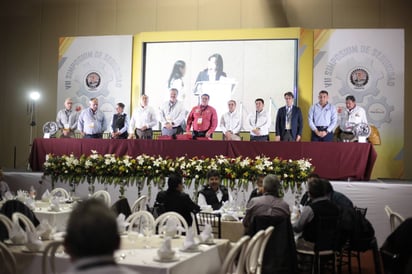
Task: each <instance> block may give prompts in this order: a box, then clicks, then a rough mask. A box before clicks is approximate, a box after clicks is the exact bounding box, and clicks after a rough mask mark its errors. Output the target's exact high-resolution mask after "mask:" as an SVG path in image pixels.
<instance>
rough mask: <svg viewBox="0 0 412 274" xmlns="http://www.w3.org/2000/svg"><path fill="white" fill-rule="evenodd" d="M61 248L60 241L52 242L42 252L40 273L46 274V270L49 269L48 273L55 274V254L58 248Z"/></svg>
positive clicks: (61, 243)
mask: <svg viewBox="0 0 412 274" xmlns="http://www.w3.org/2000/svg"><path fill="white" fill-rule="evenodd" d="M62 247H63V242H62V241H54V242H50V243H49V244H48V245H46V247H45V248H44V251H43V258H42V273H43V274H47V273H49V272H48V269H49V268H50V273H52V274H56V273H57V271H56V262H55V258H56V252H57V250H58V249H59V248H62Z"/></svg>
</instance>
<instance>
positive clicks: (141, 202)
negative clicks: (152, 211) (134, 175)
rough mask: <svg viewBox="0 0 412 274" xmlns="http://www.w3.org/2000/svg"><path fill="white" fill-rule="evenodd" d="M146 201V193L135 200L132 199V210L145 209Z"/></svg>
mask: <svg viewBox="0 0 412 274" xmlns="http://www.w3.org/2000/svg"><path fill="white" fill-rule="evenodd" d="M146 202H147V196H146V195H142V196H140V197H139V198H137V200H136V201H134V203H133V205H132V212H137V211H141V210H146Z"/></svg>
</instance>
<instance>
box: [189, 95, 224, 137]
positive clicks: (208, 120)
mask: <svg viewBox="0 0 412 274" xmlns="http://www.w3.org/2000/svg"><path fill="white" fill-rule="evenodd" d="M192 126H193V132H192V137H193V139H196V138H197V137H207V138H212V134H213V132H214V131H215V129H216V127H217V113H216V110H215V109H214V108H213V107H211V106H209V95H208V94H202V96H201V103H200V105H198V106H195V107H193V108H192V111H191V112H190V113H189V116H188V117H187V125H186V132H187V133H188V134H190V128H192Z"/></svg>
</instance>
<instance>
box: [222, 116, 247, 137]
mask: <svg viewBox="0 0 412 274" xmlns="http://www.w3.org/2000/svg"><path fill="white" fill-rule="evenodd" d="M241 126H242V123H241V119H240V115H239V113H238V112H237V111H236V110H235V111H233V112H229V111H228V112H226V113H225V114H223V115H222V118H221V119H220V128H221V129H222V132H223V133H226V132H228V131H231V132H232V133H233V134H238V133H239V132H240V128H241Z"/></svg>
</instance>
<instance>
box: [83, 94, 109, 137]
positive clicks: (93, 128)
mask: <svg viewBox="0 0 412 274" xmlns="http://www.w3.org/2000/svg"><path fill="white" fill-rule="evenodd" d="M98 106H99V100H98V99H97V98H91V99H90V101H89V107H88V108H87V109H85V110H83V111H82V113H80V116H79V121H78V123H77V128H78V129H79V131H80V133H81V134H82V135H83V138H93V139H101V138H102V137H103V132H104V131H105V130H106V128H107V122H106V117H105V116H104V113H103V112H102V111H101V110H99V109H97V108H98Z"/></svg>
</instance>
